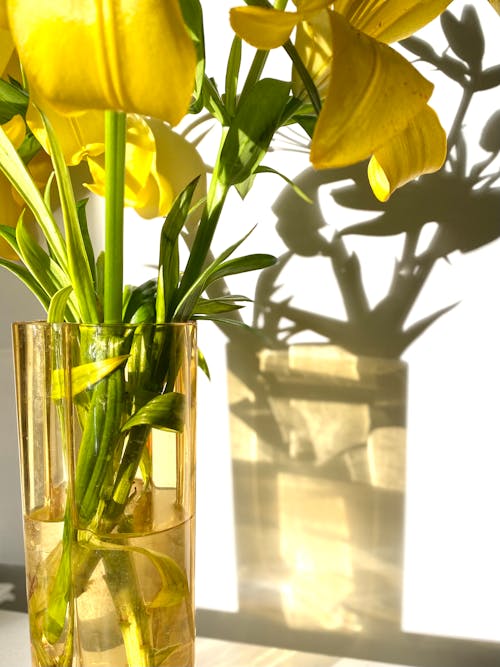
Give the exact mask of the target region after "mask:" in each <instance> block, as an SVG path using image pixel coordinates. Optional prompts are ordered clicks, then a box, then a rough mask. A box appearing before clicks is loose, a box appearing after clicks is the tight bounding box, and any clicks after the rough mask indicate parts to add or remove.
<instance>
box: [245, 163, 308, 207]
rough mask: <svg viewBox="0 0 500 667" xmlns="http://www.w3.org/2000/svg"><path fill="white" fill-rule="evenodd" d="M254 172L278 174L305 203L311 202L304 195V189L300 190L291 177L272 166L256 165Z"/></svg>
mask: <svg viewBox="0 0 500 667" xmlns="http://www.w3.org/2000/svg"><path fill="white" fill-rule="evenodd" d="M255 173H256V174H275V175H276V176H279V177H280V178H282V179H283V180H284V181H285V182H286V183H288V185H289V186H290V187H291V188H292V189H293V191H294V192H295V194H296V195H298V196H299V197H300V198H301V199H303V200H304V201H305V202H306V203H307V204H312V203H313V200H312V199H311V198H310V197H308V196H307V195H306V193H305V192H304V190H301V188H299V186H298V185H297V184H296V183H295V182H294V181H293V180H292V179H291V178H288V177H287V176H285V175H284V174H282V173H281V172H279V171H276V169H273V168H272V167H265V166H264V165H260V166H259V167H257V169H256V170H255Z"/></svg>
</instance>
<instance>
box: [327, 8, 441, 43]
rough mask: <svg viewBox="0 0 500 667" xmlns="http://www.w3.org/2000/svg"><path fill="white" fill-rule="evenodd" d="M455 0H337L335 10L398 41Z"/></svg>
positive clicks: (386, 39) (363, 27) (385, 38)
mask: <svg viewBox="0 0 500 667" xmlns="http://www.w3.org/2000/svg"><path fill="white" fill-rule="evenodd" d="M451 1H452V0H404V2H403V0H337V1H336V2H335V11H338V12H339V13H340V14H342V16H344V17H345V18H346V19H347V20H348V21H349V23H350V24H351V25H352V26H353V27H354V28H357V29H358V30H361V31H362V32H364V33H366V34H367V35H370V37H374V38H375V39H379V40H380V41H382V42H386V43H390V42H397V41H399V40H400V39H404V38H405V37H408V36H409V35H412V34H413V33H414V32H416V31H417V30H420V28H423V27H424V25H427V23H429V22H430V21H432V20H433V19H435V18H436V16H439V14H441V13H442V12H443V11H444V10H445V9H446V7H447V6H448V5H449V4H450V3H451Z"/></svg>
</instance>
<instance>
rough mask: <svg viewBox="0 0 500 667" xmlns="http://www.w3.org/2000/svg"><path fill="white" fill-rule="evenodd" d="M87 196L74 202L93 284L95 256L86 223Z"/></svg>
mask: <svg viewBox="0 0 500 667" xmlns="http://www.w3.org/2000/svg"><path fill="white" fill-rule="evenodd" d="M88 201H89V199H88V197H87V198H86V199H81V200H80V201H77V202H76V212H77V215H78V222H79V224H80V233H81V235H82V239H83V245H84V247H85V254H86V256H87V257H88V261H89V267H90V273H91V274H92V280H93V281H94V285H95V278H96V275H95V256H94V248H93V246H92V241H91V239H90V234H89V226H88V223H87V204H88Z"/></svg>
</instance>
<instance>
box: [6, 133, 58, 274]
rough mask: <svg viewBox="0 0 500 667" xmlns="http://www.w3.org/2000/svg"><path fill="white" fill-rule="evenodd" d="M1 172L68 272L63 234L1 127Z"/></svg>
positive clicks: (56, 257)
mask: <svg viewBox="0 0 500 667" xmlns="http://www.w3.org/2000/svg"><path fill="white" fill-rule="evenodd" d="M0 171H1V172H2V173H3V174H4V175H5V177H6V178H7V179H8V181H9V182H10V183H11V184H12V185H13V187H14V188H15V189H16V191H17V192H18V193H19V195H20V196H21V198H22V199H23V200H24V201H25V202H26V204H27V205H28V207H29V208H30V210H31V211H32V213H33V215H34V216H35V219H36V221H37V222H38V224H39V225H40V228H41V230H42V232H43V235H44V237H45V239H46V241H47V243H48V245H49V247H50V248H51V251H52V252H53V255H54V258H55V260H56V261H57V263H58V264H59V265H60V267H61V268H62V269H63V271H66V269H67V264H68V261H67V257H66V250H65V248H64V240H63V237H62V234H61V232H60V230H59V228H58V226H57V224H56V222H55V220H54V218H53V216H52V213H51V212H50V210H49V209H48V208H47V206H46V205H45V202H44V200H43V197H42V195H41V194H40V191H39V190H38V188H37V187H36V185H35V183H34V182H33V179H32V178H31V175H30V173H29V172H28V170H27V168H26V166H25V164H24V163H23V161H22V160H21V158H20V157H19V155H18V153H17V151H16V149H15V148H14V146H13V145H12V144H11V142H10V140H9V138H8V136H7V135H6V133H5V130H4V129H3V128H2V127H0Z"/></svg>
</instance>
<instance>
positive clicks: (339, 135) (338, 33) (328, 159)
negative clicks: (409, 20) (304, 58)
mask: <svg viewBox="0 0 500 667" xmlns="http://www.w3.org/2000/svg"><path fill="white" fill-rule="evenodd" d="M330 19H331V25H332V44H333V59H332V73H331V80H330V87H329V90H328V95H327V98H326V100H325V104H324V105H323V109H322V110H321V113H320V115H319V118H318V122H317V124H316V128H315V131H314V135H313V139H312V146H311V162H312V164H313V165H314V166H315V167H317V168H327V167H345V166H347V165H350V164H355V163H356V162H359V161H361V160H364V159H366V158H368V157H370V156H371V155H372V154H373V153H374V152H375V151H376V150H377V149H378V148H380V147H381V146H382V145H383V144H385V143H386V142H387V141H388V140H389V139H390V138H391V137H393V136H394V135H395V134H397V133H398V132H401V131H402V130H404V129H405V127H406V126H407V125H408V123H409V121H410V120H411V119H412V118H413V117H414V116H416V115H417V113H419V112H420V111H421V110H422V109H423V108H424V107H425V105H426V103H427V101H428V99H429V97H430V95H431V93H432V89H433V86H432V84H431V83H430V82H429V81H427V80H426V79H425V78H424V77H423V76H422V75H421V74H420V73H419V72H417V70H416V69H415V68H414V67H412V65H410V63H409V62H408V61H407V60H405V59H404V58H403V57H402V56H401V55H400V54H398V53H397V52H396V51H394V50H393V49H391V47H389V46H387V45H386V44H382V43H380V42H377V41H376V40H374V39H372V38H371V37H368V36H367V35H364V34H363V33H360V32H358V31H357V30H354V29H353V28H352V27H351V26H350V25H349V24H348V23H347V21H346V20H345V19H344V18H343V17H342V16H341V15H340V14H338V13H337V12H331V13H330Z"/></svg>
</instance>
